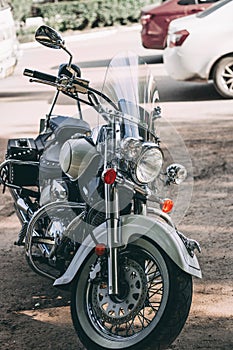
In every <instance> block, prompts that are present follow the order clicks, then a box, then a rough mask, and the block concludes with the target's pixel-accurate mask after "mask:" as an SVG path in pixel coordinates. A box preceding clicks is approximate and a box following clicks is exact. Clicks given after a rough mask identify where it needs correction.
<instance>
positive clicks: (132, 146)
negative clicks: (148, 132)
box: [121, 137, 142, 160]
mask: <svg viewBox="0 0 233 350" xmlns="http://www.w3.org/2000/svg"><path fill="white" fill-rule="evenodd" d="M141 151H142V143H141V141H140V140H138V139H136V138H133V137H126V138H125V139H123V140H122V141H121V153H122V155H123V156H124V158H125V159H127V160H135V159H137V158H138V156H139V155H140V153H141Z"/></svg>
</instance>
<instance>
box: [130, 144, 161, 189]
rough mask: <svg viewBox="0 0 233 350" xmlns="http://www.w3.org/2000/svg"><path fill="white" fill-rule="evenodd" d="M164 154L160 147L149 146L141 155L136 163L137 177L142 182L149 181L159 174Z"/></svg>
mask: <svg viewBox="0 0 233 350" xmlns="http://www.w3.org/2000/svg"><path fill="white" fill-rule="evenodd" d="M162 164H163V155H162V152H161V150H160V149H159V148H158V147H148V148H146V149H145V150H144V151H143V152H142V154H141V155H140V157H139V159H138V162H137V165H136V169H135V170H136V171H135V174H136V178H137V180H138V181H139V182H141V183H149V182H152V181H153V180H155V178H156V177H157V176H158V175H159V173H160V170H161V167H162Z"/></svg>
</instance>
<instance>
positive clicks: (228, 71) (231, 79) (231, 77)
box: [213, 56, 233, 98]
mask: <svg viewBox="0 0 233 350" xmlns="http://www.w3.org/2000/svg"><path fill="white" fill-rule="evenodd" d="M213 77H214V84H215V87H216V90H217V91H218V92H219V94H220V95H222V96H223V97H225V98H233V56H227V57H224V58H222V59H221V60H220V61H219V62H218V64H217V65H216V67H215V69H214V72H213Z"/></svg>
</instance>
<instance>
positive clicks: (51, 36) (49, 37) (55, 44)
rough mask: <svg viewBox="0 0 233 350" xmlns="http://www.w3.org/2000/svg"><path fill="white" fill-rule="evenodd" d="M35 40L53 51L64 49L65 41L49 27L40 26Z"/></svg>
mask: <svg viewBox="0 0 233 350" xmlns="http://www.w3.org/2000/svg"><path fill="white" fill-rule="evenodd" d="M35 39H36V40H37V41H38V42H39V43H40V44H42V45H44V46H47V47H50V48H52V49H62V48H64V44H65V42H64V40H63V39H62V37H61V36H60V34H59V33H57V32H56V31H55V30H54V29H53V28H50V27H48V26H45V25H43V26H40V27H39V28H38V29H37V31H36V34H35Z"/></svg>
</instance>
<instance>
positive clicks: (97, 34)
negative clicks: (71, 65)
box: [20, 24, 141, 50]
mask: <svg viewBox="0 0 233 350" xmlns="http://www.w3.org/2000/svg"><path fill="white" fill-rule="evenodd" d="M140 29H141V25H140V24H136V25H132V26H126V27H124V26H118V27H109V29H97V30H90V31H88V32H86V33H83V32H80V33H78V34H71V35H67V36H64V39H65V42H67V43H70V42H74V41H84V40H88V39H93V38H102V37H106V36H110V35H113V34H116V33H117V32H119V31H121V32H131V31H132V32H133V31H140ZM40 46H41V45H40V44H39V43H38V42H36V41H33V42H29V43H22V44H20V49H22V50H27V49H31V48H37V47H40Z"/></svg>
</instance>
